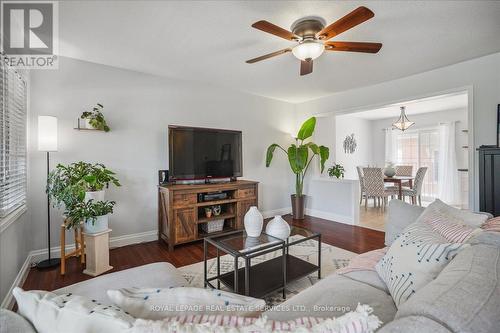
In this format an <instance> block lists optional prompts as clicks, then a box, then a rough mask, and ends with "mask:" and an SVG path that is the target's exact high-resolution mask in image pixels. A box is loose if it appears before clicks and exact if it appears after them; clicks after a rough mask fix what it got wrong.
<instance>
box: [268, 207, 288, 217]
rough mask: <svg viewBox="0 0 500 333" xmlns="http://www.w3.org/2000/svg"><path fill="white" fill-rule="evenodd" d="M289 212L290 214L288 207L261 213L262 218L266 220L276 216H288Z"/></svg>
mask: <svg viewBox="0 0 500 333" xmlns="http://www.w3.org/2000/svg"><path fill="white" fill-rule="evenodd" d="M291 212H292V207H291V206H290V207H283V208H278V209H273V210H266V211H263V212H262V216H264V218H265V219H267V218H270V217H275V216H276V215H286V214H290V213H291Z"/></svg>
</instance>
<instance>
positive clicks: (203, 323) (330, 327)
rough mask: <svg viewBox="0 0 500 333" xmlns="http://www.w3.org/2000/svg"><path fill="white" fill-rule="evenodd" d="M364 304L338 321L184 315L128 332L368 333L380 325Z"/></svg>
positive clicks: (140, 321) (137, 326) (142, 324)
mask: <svg viewBox="0 0 500 333" xmlns="http://www.w3.org/2000/svg"><path fill="white" fill-rule="evenodd" d="M372 312H373V310H372V308H370V307H369V306H368V305H359V304H358V307H357V308H356V310H355V311H352V312H348V313H346V314H345V315H343V316H341V317H338V318H315V317H302V318H297V319H294V320H288V321H276V320H268V319H267V318H266V317H265V316H262V317H259V318H249V317H239V316H229V315H208V314H205V315H188V316H176V317H169V318H165V319H163V320H146V319H137V320H136V322H135V324H134V326H133V327H132V328H131V329H130V331H129V332H130V333H150V332H155V333H167V332H168V333H181V332H197V333H201V332H207V333H226V332H231V333H248V332H252V333H271V332H297V333H299V332H322V333H372V332H374V331H375V330H376V329H377V328H379V327H380V325H381V324H382V322H381V321H380V320H379V319H378V318H377V317H376V316H375V315H373V314H372Z"/></svg>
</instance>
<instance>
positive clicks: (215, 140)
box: [168, 125, 242, 181]
mask: <svg viewBox="0 0 500 333" xmlns="http://www.w3.org/2000/svg"><path fill="white" fill-rule="evenodd" d="M168 146H169V154H168V157H169V160H168V165H169V179H170V181H176V180H195V179H211V178H236V177H241V176H242V156H241V131H231V130H222V129H212V128H198V127H184V126H174V125H170V126H168Z"/></svg>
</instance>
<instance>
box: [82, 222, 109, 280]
mask: <svg viewBox="0 0 500 333" xmlns="http://www.w3.org/2000/svg"><path fill="white" fill-rule="evenodd" d="M110 233H111V229H108V230H106V231H103V232H99V233H97V234H88V233H85V232H84V233H83V235H84V236H85V247H86V251H85V252H86V254H87V267H86V269H85V270H84V271H83V273H85V274H87V275H91V276H97V275H100V274H102V273H104V272H107V271H109V270H111V269H113V267H112V266H110V265H109V234H110Z"/></svg>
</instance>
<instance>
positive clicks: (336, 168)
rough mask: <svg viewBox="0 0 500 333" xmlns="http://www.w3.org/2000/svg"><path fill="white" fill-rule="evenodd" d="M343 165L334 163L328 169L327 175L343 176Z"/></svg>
mask: <svg viewBox="0 0 500 333" xmlns="http://www.w3.org/2000/svg"><path fill="white" fill-rule="evenodd" d="M344 173H345V170H344V167H343V166H342V165H340V164H334V165H333V166H331V167H330V168H329V169H328V175H329V176H330V177H337V178H341V177H342V178H344Z"/></svg>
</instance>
